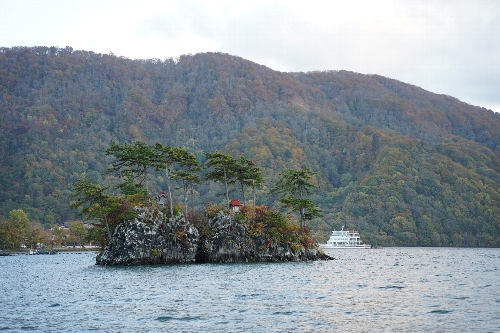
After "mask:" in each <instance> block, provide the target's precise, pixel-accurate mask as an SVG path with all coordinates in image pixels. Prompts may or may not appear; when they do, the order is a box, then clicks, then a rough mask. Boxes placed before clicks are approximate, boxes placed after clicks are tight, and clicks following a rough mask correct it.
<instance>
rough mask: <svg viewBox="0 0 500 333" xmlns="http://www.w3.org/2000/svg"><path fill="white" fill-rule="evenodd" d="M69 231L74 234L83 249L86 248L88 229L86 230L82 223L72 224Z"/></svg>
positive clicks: (75, 222)
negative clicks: (85, 241)
mask: <svg viewBox="0 0 500 333" xmlns="http://www.w3.org/2000/svg"><path fill="white" fill-rule="evenodd" d="M69 230H70V231H71V232H72V233H73V235H75V237H76V239H77V240H78V242H79V243H80V245H81V246H82V249H83V248H84V246H83V242H84V239H85V236H86V235H87V229H86V228H85V225H84V224H83V222H82V221H73V222H70V224H69Z"/></svg>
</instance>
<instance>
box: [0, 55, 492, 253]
mask: <svg viewBox="0 0 500 333" xmlns="http://www.w3.org/2000/svg"><path fill="white" fill-rule="evenodd" d="M0 117H1V123H0V130H1V131H0V157H1V158H0V164H1V165H0V189H1V191H0V218H5V217H7V216H8V214H9V212H10V211H11V210H13V209H19V208H20V209H23V210H24V211H25V212H27V214H28V216H29V218H30V219H33V220H38V221H40V222H42V223H43V224H45V225H50V224H53V223H63V222H66V221H71V220H72V219H74V215H75V212H74V211H72V210H71V209H70V208H69V202H70V197H71V194H72V183H74V182H75V181H77V180H78V179H79V178H80V177H81V175H83V174H86V175H87V176H88V177H90V178H91V179H92V180H93V181H95V182H99V183H104V184H110V185H112V184H115V183H116V182H117V179H116V177H115V176H113V175H106V173H105V170H106V167H107V166H108V165H109V162H110V161H109V159H108V157H107V156H105V153H104V152H105V150H106V148H108V147H109V145H110V142H111V141H112V140H114V141H116V142H133V141H135V140H140V141H144V142H147V143H149V144H153V143H155V142H160V143H162V144H167V145H170V146H174V147H175V146H181V147H184V148H185V149H187V150H188V151H190V152H192V153H194V154H195V155H196V156H197V157H198V159H199V160H200V161H201V162H203V159H204V155H203V152H206V151H208V152H210V151H212V152H213V151H216V150H218V151H221V152H224V153H227V154H230V155H232V156H234V157H239V156H240V155H243V156H245V157H247V158H249V159H251V160H253V161H254V162H255V163H257V165H258V166H259V167H261V168H262V171H263V175H264V178H265V184H266V185H265V186H263V187H262V188H261V189H259V191H258V196H257V202H256V204H267V205H269V206H272V205H274V204H275V202H276V197H273V196H272V195H269V194H268V191H267V189H268V188H269V187H271V186H272V185H273V184H274V183H275V181H276V179H277V176H278V173H279V172H280V171H281V170H284V169H286V168H300V167H303V166H308V167H309V168H311V169H312V170H313V171H314V172H316V173H317V177H316V178H317V179H316V181H317V184H318V185H319V188H318V189H317V191H316V192H315V194H314V195H312V196H311V199H312V200H313V201H314V202H315V203H316V204H318V205H319V206H320V207H321V208H322V210H323V214H324V216H323V217H322V218H317V219H315V220H313V221H312V222H311V223H310V227H311V228H312V229H313V230H316V231H317V236H318V237H319V238H321V237H322V238H323V239H324V238H326V237H327V236H328V234H329V232H330V231H331V230H332V229H333V228H337V229H338V228H340V227H341V226H342V225H346V227H348V228H356V229H358V230H359V231H360V232H361V235H362V237H363V238H364V239H365V241H367V242H370V243H372V244H381V245H418V246H490V247H491V246H494V247H498V246H500V237H499V233H500V190H499V185H500V161H499V158H500V114H497V113H494V112H492V111H489V110H486V109H483V108H479V107H475V106H471V105H468V104H465V103H463V102H460V101H459V100H457V99H455V98H453V97H450V96H444V95H437V94H433V93H431V92H428V91H425V90H423V89H421V88H419V87H416V86H412V85H409V84H405V83H402V82H399V81H396V80H392V79H389V78H385V77H381V76H378V75H362V74H357V73H353V72H347V71H327V72H310V73H282V72H277V71H273V70H271V69H269V68H267V67H265V66H261V65H258V64H256V63H253V62H250V61H247V60H244V59H242V58H239V57H235V56H230V55H227V54H220V53H205V54H196V55H185V56H181V57H180V58H179V59H166V60H158V59H150V60H130V59H127V58H122V57H116V56H114V55H113V54H109V55H107V54H96V53H93V52H87V51H75V50H73V49H71V48H70V47H66V48H64V49H60V48H55V47H50V48H49V47H33V48H24V47H19V48H1V49H0ZM148 186H149V187H150V190H151V191H152V192H153V193H154V192H156V191H157V192H158V193H159V192H160V191H161V190H162V189H164V186H165V179H164V178H163V174H162V173H161V172H158V173H157V174H155V175H154V179H153V181H152V182H151V183H150V184H149V185H148ZM220 192H221V188H220V187H219V186H218V185H217V184H214V183H210V182H204V183H203V184H202V185H200V187H199V188H198V196H197V197H196V198H195V199H196V202H197V204H198V206H199V207H200V209H201V208H202V207H203V205H204V204H205V203H207V202H219V201H221V200H222V199H221V197H219V196H218V195H219V194H220ZM231 196H232V197H234V198H239V196H240V194H239V193H238V191H237V189H236V188H235V189H234V191H233V193H232V194H231Z"/></svg>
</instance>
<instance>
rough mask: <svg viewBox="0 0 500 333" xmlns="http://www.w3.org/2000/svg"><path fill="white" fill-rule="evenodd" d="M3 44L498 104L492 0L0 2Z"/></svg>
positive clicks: (499, 48) (499, 9)
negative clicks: (360, 81)
mask: <svg viewBox="0 0 500 333" xmlns="http://www.w3.org/2000/svg"><path fill="white" fill-rule="evenodd" d="M0 46H2V47H11V46H59V47H65V46H71V47H73V48H74V49H76V50H87V51H93V52H96V53H109V52H113V53H114V54H116V55H119V56H124V57H128V58H132V59H149V58H160V59H164V58H169V57H174V58H175V57H178V56H180V55H182V54H187V53H192V54H195V53H199V52H224V53H229V54H232V55H237V56H240V57H242V58H245V59H248V60H251V61H254V62H256V63H259V64H262V65H265V66H268V67H270V68H272V69H275V70H279V71H286V72H289V71H293V72H296V71H303V72H307V71H314V70H320V71H321V70H349V71H354V72H358V73H363V74H379V75H383V76H386V77H390V78H394V79H397V80H400V81H403V82H406V83H410V84H413V85H417V86H420V87H422V88H424V89H426V90H430V91H432V92H435V93H439V94H447V95H451V96H454V97H456V98H458V99H460V100H461V101H464V102H466V103H469V104H473V105H479V106H483V107H486V108H488V109H492V110H494V111H497V112H500V1H497V0H467V1H461V0H343V1H333V0H330V1H315V0H303V1H290V0H288V1H271V0H266V1H255V0H250V1H241V0H239V1H222V0H221V1H210V0H206V1H186V0H184V1H175V0H173V1H168V0H158V1H155V0H137V1H135V0H0Z"/></svg>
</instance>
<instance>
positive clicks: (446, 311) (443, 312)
mask: <svg viewBox="0 0 500 333" xmlns="http://www.w3.org/2000/svg"><path fill="white" fill-rule="evenodd" d="M450 312H453V311H451V310H432V311H431V312H429V313H436V314H447V313H450Z"/></svg>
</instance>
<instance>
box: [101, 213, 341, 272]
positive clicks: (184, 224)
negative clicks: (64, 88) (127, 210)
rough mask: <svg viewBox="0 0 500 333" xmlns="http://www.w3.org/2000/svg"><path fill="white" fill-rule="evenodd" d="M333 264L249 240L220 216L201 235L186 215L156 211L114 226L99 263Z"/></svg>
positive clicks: (312, 252) (259, 238)
mask: <svg viewBox="0 0 500 333" xmlns="http://www.w3.org/2000/svg"><path fill="white" fill-rule="evenodd" d="M329 259H333V258H331V257H329V256H327V255H325V254H323V253H322V252H319V251H317V250H316V249H304V248H303V247H299V248H293V247H292V246H291V245H290V244H276V243H274V242H272V241H269V240H267V239H266V238H265V237H264V236H263V235H261V234H259V235H252V236H251V235H249V232H248V228H247V226H245V225H244V224H240V223H237V222H236V221H235V219H234V216H232V215H225V214H224V213H223V212H219V213H217V214H216V216H215V217H214V218H212V219H210V220H209V221H208V224H207V227H206V232H205V234H203V235H201V234H200V232H199V231H198V229H197V228H196V227H195V226H193V225H192V224H191V223H189V222H188V221H187V220H186V219H185V218H184V216H183V215H182V214H181V215H178V216H176V217H173V218H169V219H167V218H166V217H165V216H164V214H163V213H162V212H161V211H159V210H157V209H154V208H141V209H140V214H139V217H138V218H136V219H135V220H134V221H125V222H123V223H121V224H120V225H118V226H117V227H116V229H115V231H114V233H113V237H112V239H111V241H110V242H109V243H108V245H107V246H106V247H105V249H104V251H103V253H102V254H101V255H100V256H99V257H98V258H97V263H98V264H100V265H141V264H174V263H207V262H212V263H213V262H217V263H222V262H257V261H307V260H329Z"/></svg>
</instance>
